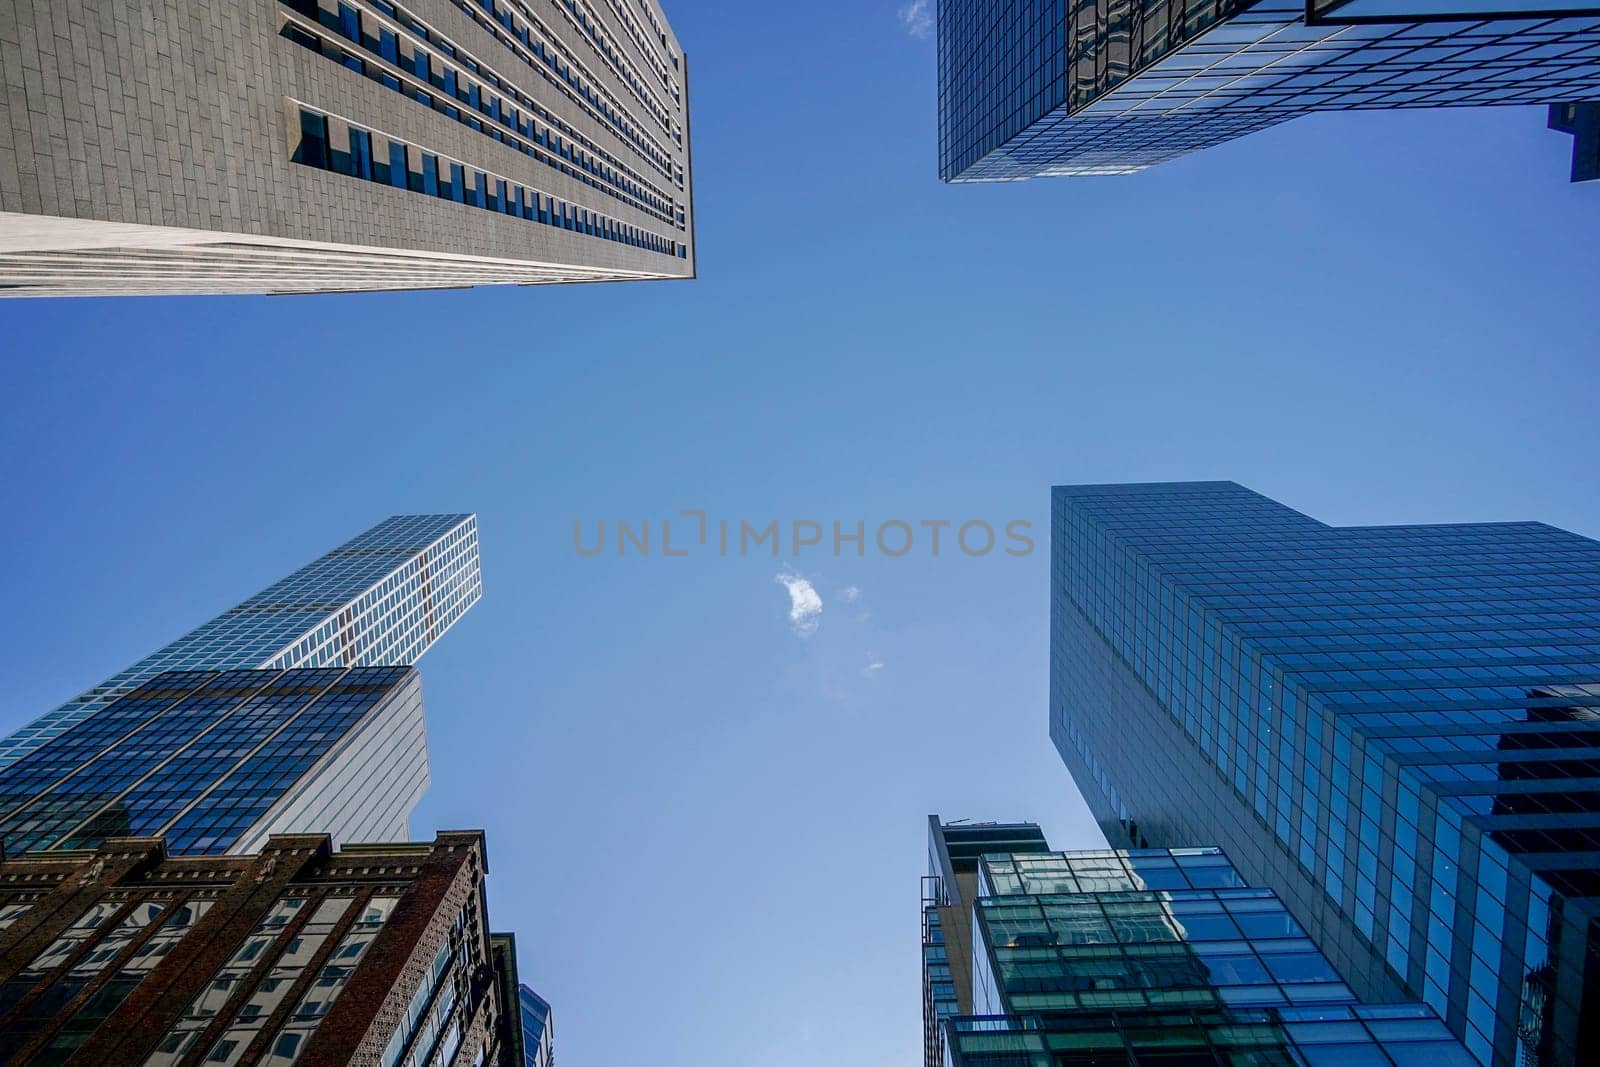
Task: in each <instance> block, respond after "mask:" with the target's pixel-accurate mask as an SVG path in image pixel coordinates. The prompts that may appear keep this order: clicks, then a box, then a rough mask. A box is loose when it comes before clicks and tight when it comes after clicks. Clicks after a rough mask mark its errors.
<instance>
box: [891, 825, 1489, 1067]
mask: <svg viewBox="0 0 1600 1067" xmlns="http://www.w3.org/2000/svg"><path fill="white" fill-rule="evenodd" d="M986 831H988V832H989V833H988V836H989V837H990V840H989V841H987V842H985V841H983V840H981V838H982V836H984V835H985V832H986ZM929 834H930V843H929V844H930V847H929V852H930V861H931V865H930V873H929V876H928V878H927V879H925V880H924V890H923V898H924V928H925V930H926V928H927V924H928V921H929V920H928V918H927V912H928V910H929V909H928V900H929V898H930V895H931V896H932V898H933V899H934V900H935V901H936V902H939V904H940V905H941V906H940V907H939V908H938V909H937V910H940V911H943V910H947V909H959V910H960V911H961V912H962V914H963V915H964V916H966V918H965V920H964V922H965V924H966V926H967V928H968V933H969V936H970V939H971V941H970V946H960V947H958V946H957V945H956V944H955V943H954V939H951V938H943V939H941V938H937V937H935V938H934V939H933V940H932V941H931V942H930V939H929V938H928V937H927V936H926V935H925V937H924V949H923V961H924V962H923V969H924V975H925V979H924V986H925V987H927V986H929V985H931V984H932V983H933V978H932V974H933V972H935V971H937V970H938V969H939V968H940V967H941V966H947V963H946V961H947V960H948V958H949V957H950V955H951V954H952V953H955V952H958V951H959V952H966V953H968V954H969V957H970V961H971V962H970V966H967V967H964V968H961V969H960V977H958V978H956V979H955V984H956V985H957V986H958V987H960V988H958V990H957V991H956V993H957V995H956V997H955V998H952V999H959V1000H960V1001H961V1002H962V1003H963V1005H965V1004H967V1003H969V1002H970V1004H971V1007H970V1008H967V1007H963V1009H962V1010H961V1012H960V1013H955V1012H952V1013H950V1014H947V1015H941V1016H939V1017H937V1018H934V1019H931V1020H930V1021H929V1023H928V1029H929V1031H930V1032H929V1033H928V1035H927V1038H926V1041H925V1044H926V1046H927V1047H928V1049H929V1050H930V1053H932V1052H937V1054H938V1058H933V1056H932V1055H930V1056H929V1057H928V1058H927V1061H926V1062H928V1063H929V1064H930V1065H943V1067H1078V1065H1085V1067H1087V1065H1093V1064H1113V1063H1116V1064H1129V1065H1140V1067H1143V1065H1148V1067H1155V1065H1164V1067H1165V1065H1178V1064H1182V1065H1184V1067H1199V1065H1204V1064H1216V1065H1219V1067H1220V1065H1239V1064H1258V1065H1268V1064H1272V1065H1276V1064H1283V1065H1286V1067H1287V1065H1289V1064H1300V1065H1307V1067H1324V1065H1326V1067H1335V1065H1338V1067H1345V1065H1350V1064H1361V1065H1374V1067H1380V1065H1408V1067H1409V1065H1415V1067H1423V1065H1428V1067H1452V1065H1455V1067H1465V1065H1468V1064H1470V1063H1471V1062H1472V1060H1471V1057H1469V1056H1468V1055H1467V1053H1466V1051H1465V1050H1464V1049H1463V1048H1462V1047H1461V1044H1460V1043H1459V1042H1458V1041H1457V1040H1456V1039H1455V1038H1454V1037H1452V1036H1451V1034H1450V1032H1449V1031H1448V1030H1447V1029H1446V1028H1445V1026H1444V1024H1443V1023H1441V1022H1440V1021H1439V1019H1438V1017H1437V1016H1436V1015H1435V1014H1434V1013H1433V1012H1432V1011H1431V1010H1430V1009H1429V1008H1427V1007H1426V1006H1425V1005H1421V1004H1367V1003H1362V1002H1360V1001H1359V999H1358V998H1357V997H1356V996H1355V995H1354V994H1353V993H1352V991H1351V990H1350V988H1349V986H1347V985H1346V984H1345V983H1344V982H1343V981H1342V980H1341V979H1340V977H1339V975H1338V973H1337V972H1336V971H1335V970H1334V968H1333V967H1332V965H1331V964H1329V962H1328V960H1327V959H1326V958H1324V957H1323V956H1322V954H1321V953H1319V952H1318V951H1317V949H1316V946H1315V945H1314V944H1313V943H1312V942H1311V940H1310V939H1309V938H1308V937H1307V936H1306V932H1305V931H1304V930H1303V929H1302V928H1301V927H1300V924H1299V923H1297V922H1296V921H1295V919H1294V917H1293V916H1291V915H1290V914H1289V912H1288V910H1287V909H1286V908H1285V907H1284V905H1283V903H1282V902H1281V901H1280V900H1279V899H1278V897H1277V896H1276V895H1275V894H1274V893H1273V892H1272V891H1271V890H1270V889H1263V888H1252V887H1250V886H1248V885H1246V884H1245V881H1244V879H1243V878H1241V877H1240V875H1239V873H1238V872H1237V871H1236V870H1235V869H1234V867H1233V865H1232V864H1231V863H1230V862H1229V861H1228V857H1227V856H1226V855H1224V854H1223V853H1222V851H1221V850H1220V849H1217V848H1175V849H1137V850H1121V851H1114V850H1109V849H1107V850H1098V851H1082V852H1050V851H1044V850H1042V846H1043V835H1042V834H1040V833H1039V830H1038V827H1036V826H1031V825H1030V824H1010V825H1005V824H990V825H987V826H983V825H979V826H952V827H948V828H947V827H945V826H943V825H941V824H940V822H939V820H938V819H937V818H936V817H935V818H932V819H930V826H929ZM951 837H954V838H956V839H957V840H954V841H952V840H951ZM1006 837H1010V838H1012V839H1013V840H1017V841H1019V842H1020V843H1021V844H1023V845H1024V848H1025V850H1024V851H1020V852H1009V851H1005V841H1004V838H1006ZM971 846H976V847H977V848H981V849H983V851H982V852H980V853H979V854H977V855H972V854H970V853H971ZM963 852H965V853H967V855H965V856H964V857H962V861H961V862H962V865H963V866H964V867H966V868H969V869H970V876H969V877H962V875H961V874H958V875H957V883H958V884H952V883H951V881H950V879H949V873H948V872H949V869H950V864H951V860H952V858H953V855H960V854H961V853H963ZM937 928H938V927H937V926H936V930H937Z"/></svg>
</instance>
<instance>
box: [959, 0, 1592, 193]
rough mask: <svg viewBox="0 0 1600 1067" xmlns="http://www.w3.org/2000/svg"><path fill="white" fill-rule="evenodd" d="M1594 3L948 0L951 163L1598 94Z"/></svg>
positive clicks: (1132, 153)
mask: <svg viewBox="0 0 1600 1067" xmlns="http://www.w3.org/2000/svg"><path fill="white" fill-rule="evenodd" d="M1596 16H1600V5H1597V4H1596V3H1595V2H1594V0H1551V2H1548V3H1533V4H1526V3H1523V4H1518V3H1515V2H1513V0H1448V2H1446V3H1443V4H1439V3H1424V2H1420V0H1416V2H1412V0H1261V2H1259V3H1254V4H1251V3H1242V2H1238V0H1190V2H1188V3H1169V2H1167V0H1102V2H1101V3H1099V4H1087V5H1085V4H1069V3H1067V2H1066V0H940V2H939V173H940V176H941V177H942V178H943V179H944V180H946V181H958V182H971V181H1018V180H1021V179H1024V178H1034V177H1049V176H1060V175H1075V174H1126V173H1130V172H1133V171H1138V170H1142V169H1144V168H1145V167H1149V166H1152V165H1154V164H1157V163H1163V162H1166V161H1167V160H1170V159H1174V158H1176V157H1178V156H1181V155H1185V154H1186V153H1189V152H1193V151H1195V150H1197V149H1201V148H1209V147H1212V146H1214V145H1218V144H1221V143H1222V142H1224V141H1229V140H1232V139H1233V138H1235V137H1239V136H1242V135H1244V134H1247V133H1252V132H1254V131H1256V130H1261V129H1265V128H1266V127H1268V126H1272V125H1275V124H1276V123H1279V122H1283V121H1285V120H1287V119H1292V118H1294V117H1296V116H1298V115H1305V114H1309V113H1311V112H1315V111H1341V110H1369V109H1374V108H1402V107H1461V106H1481V105H1490V104H1535V103H1544V104H1556V103H1567V102H1571V101H1580V100H1585V99H1588V100H1593V99H1595V98H1596V97H1597V96H1600V60H1597V58H1596V57H1597V55H1600V53H1597V52H1596V48H1600V17H1596ZM1577 176H1578V175H1577V172H1576V171H1575V172H1574V177H1575V178H1576V177H1577Z"/></svg>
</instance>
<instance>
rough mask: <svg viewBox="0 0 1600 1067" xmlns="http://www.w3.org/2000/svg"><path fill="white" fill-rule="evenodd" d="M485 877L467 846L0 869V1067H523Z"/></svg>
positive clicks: (273, 843) (146, 843)
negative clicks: (513, 1042)
mask: <svg viewBox="0 0 1600 1067" xmlns="http://www.w3.org/2000/svg"><path fill="white" fill-rule="evenodd" d="M487 871H488V865H487V858H486V855H485V850H484V842H483V835H482V834H481V833H476V832H450V833H441V834H438V835H437V836H436V837H435V838H434V840H433V842H432V843H419V844H405V843H402V844H372V845H364V846H346V847H344V848H343V849H341V850H339V851H334V850H333V849H332V847H331V843H330V842H329V840H328V838H327V837H325V836H318V835H286V836H277V837H273V838H271V839H270V840H268V841H267V842H265V844H264V845H263V846H262V848H261V850H260V851H259V852H258V853H255V854H252V855H248V856H237V857H233V856H230V857H226V858H213V859H182V860H174V859H169V858H168V857H167V855H166V851H165V849H164V848H163V847H162V842H161V840H160V839H159V838H154V839H152V838H119V839H115V840H112V841H108V842H106V843H105V844H104V845H102V846H101V847H100V848H99V849H97V850H96V851H95V852H94V853H92V854H88V855H85V854H83V853H64V854H52V855H45V856H30V857H27V858H25V859H11V860H6V861H4V862H0V1061H3V1062H9V1063H29V1064H35V1065H40V1067H44V1065H61V1064H72V1065H75V1067H76V1065H98V1064H144V1065H146V1067H179V1065H185V1067H189V1065H197V1064H201V1063H205V1064H213V1065H226V1064H237V1063H254V1064H261V1065H264V1067H290V1065H292V1064H295V1063H301V1064H306V1065H314V1064H334V1063H337V1064H351V1065H360V1067H424V1065H427V1067H471V1065H478V1067H521V1064H520V1063H519V1062H518V1061H517V1059H516V1058H515V1056H514V1051H513V1049H512V1048H511V1047H509V1044H508V1041H507V1036H508V1035H511V1034H514V1033H515V1032H516V1031H515V1030H514V1029H511V1028H508V1025H507V1024H508V1023H514V1022H516V1021H517V1020H518V1016H517V1006H516V1004H515V1003H511V1002H507V1001H506V1000H505V998H504V993H503V990H504V989H505V988H506V984H507V983H506V982H505V980H504V979H503V978H502V975H501V970H500V968H501V966H502V965H503V963H504V961H505V959H506V957H505V956H504V955H502V954H500V953H497V952H496V951H494V948H495V945H496V943H497V942H498V941H499V940H500V938H498V937H492V935H490V933H489V922H488V910H487V906H486V904H485V897H484V876H485V874H486V873H487ZM514 982H515V979H514V976H513V977H512V979H511V984H512V985H513V986H514Z"/></svg>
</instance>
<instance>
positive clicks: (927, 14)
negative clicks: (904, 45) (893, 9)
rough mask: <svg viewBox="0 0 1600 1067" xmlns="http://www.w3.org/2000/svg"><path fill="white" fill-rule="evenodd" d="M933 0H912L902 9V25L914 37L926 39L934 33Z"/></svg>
mask: <svg viewBox="0 0 1600 1067" xmlns="http://www.w3.org/2000/svg"><path fill="white" fill-rule="evenodd" d="M932 6H933V0H911V2H910V3H909V4H906V5H905V6H904V7H902V8H901V9H900V24H901V25H902V26H904V27H905V28H906V32H907V33H909V34H910V35H911V36H913V37H926V36H928V34H930V33H932V32H933V11H932V10H931V8H932Z"/></svg>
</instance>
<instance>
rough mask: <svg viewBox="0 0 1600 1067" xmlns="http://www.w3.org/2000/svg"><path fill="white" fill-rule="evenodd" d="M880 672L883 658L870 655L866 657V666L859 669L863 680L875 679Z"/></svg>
mask: <svg viewBox="0 0 1600 1067" xmlns="http://www.w3.org/2000/svg"><path fill="white" fill-rule="evenodd" d="M881 670H883V658H882V657H881V656H877V655H871V656H868V657H867V665H866V666H865V667H862V668H861V675H862V677H864V678H875V677H877V675H878V672H879V671H881Z"/></svg>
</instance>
